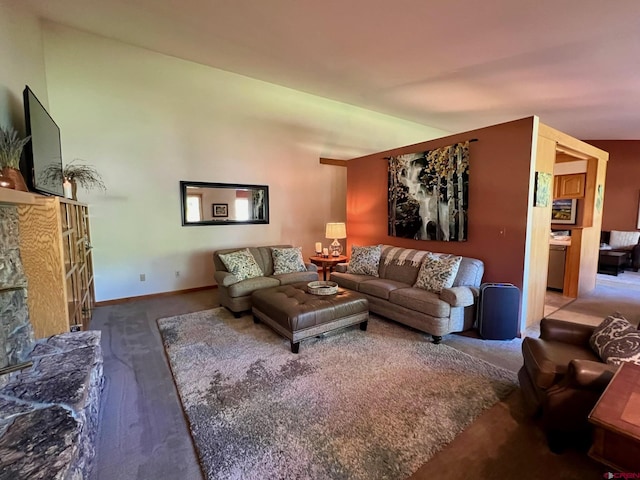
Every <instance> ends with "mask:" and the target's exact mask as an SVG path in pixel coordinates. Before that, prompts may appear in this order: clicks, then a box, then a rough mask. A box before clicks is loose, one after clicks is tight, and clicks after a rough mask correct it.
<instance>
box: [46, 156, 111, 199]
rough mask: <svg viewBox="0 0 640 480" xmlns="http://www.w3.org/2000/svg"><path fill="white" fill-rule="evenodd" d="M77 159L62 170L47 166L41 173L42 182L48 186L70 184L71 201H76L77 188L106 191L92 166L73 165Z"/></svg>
mask: <svg viewBox="0 0 640 480" xmlns="http://www.w3.org/2000/svg"><path fill="white" fill-rule="evenodd" d="M76 160H78V159H77V158H76V159H74V160H72V161H70V162H69V163H67V164H66V165H65V166H64V167H63V168H62V169H60V166H59V165H53V164H51V165H48V166H47V168H45V169H44V170H43V171H42V173H41V178H42V180H43V181H45V182H47V183H50V184H58V185H59V184H61V183H64V182H65V181H68V182H70V183H71V192H72V198H73V200H77V197H76V192H77V189H78V186H81V187H82V188H84V189H86V190H94V189H99V190H102V191H106V190H107V187H105V185H104V182H103V181H102V176H101V175H100V173H98V171H97V170H96V169H95V167H94V166H92V165H87V164H85V163H75V162H76Z"/></svg>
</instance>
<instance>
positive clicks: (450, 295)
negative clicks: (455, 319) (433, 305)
mask: <svg viewBox="0 0 640 480" xmlns="http://www.w3.org/2000/svg"><path fill="white" fill-rule="evenodd" d="M476 297H477V295H474V292H473V289H471V288H470V287H451V288H443V289H442V291H441V292H440V300H443V301H445V302H447V303H448V304H449V305H451V306H452V307H470V306H471V305H473V304H474V303H475V300H476Z"/></svg>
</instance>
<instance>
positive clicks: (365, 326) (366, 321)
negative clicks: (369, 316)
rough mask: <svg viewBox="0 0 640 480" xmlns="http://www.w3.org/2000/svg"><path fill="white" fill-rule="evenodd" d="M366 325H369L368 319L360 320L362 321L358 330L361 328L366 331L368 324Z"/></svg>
mask: <svg viewBox="0 0 640 480" xmlns="http://www.w3.org/2000/svg"><path fill="white" fill-rule="evenodd" d="M368 325H369V321H368V320H365V321H364V322H362V323H361V324H360V330H362V331H363V332H366V331H367V326H368Z"/></svg>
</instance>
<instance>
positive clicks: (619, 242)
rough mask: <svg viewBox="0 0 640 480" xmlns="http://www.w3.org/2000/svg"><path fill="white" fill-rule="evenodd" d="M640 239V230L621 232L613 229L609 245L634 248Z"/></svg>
mask: <svg viewBox="0 0 640 480" xmlns="http://www.w3.org/2000/svg"><path fill="white" fill-rule="evenodd" d="M638 241H640V232H620V231H618V230H611V236H610V237H609V245H610V246H611V248H625V247H627V248H629V249H632V248H633V247H635V246H636V245H637V244H638Z"/></svg>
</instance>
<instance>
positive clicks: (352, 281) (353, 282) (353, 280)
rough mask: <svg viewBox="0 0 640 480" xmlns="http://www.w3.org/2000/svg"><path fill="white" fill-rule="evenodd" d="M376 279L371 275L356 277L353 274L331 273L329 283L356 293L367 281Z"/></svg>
mask: <svg viewBox="0 0 640 480" xmlns="http://www.w3.org/2000/svg"><path fill="white" fill-rule="evenodd" d="M376 278H377V277H374V276H373V275H356V274H353V273H340V272H332V273H331V281H333V282H336V283H337V284H338V285H339V286H341V287H342V288H348V289H349V290H354V291H356V292H358V291H359V290H360V284H361V283H362V282H365V281H367V280H375V279H376Z"/></svg>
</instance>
